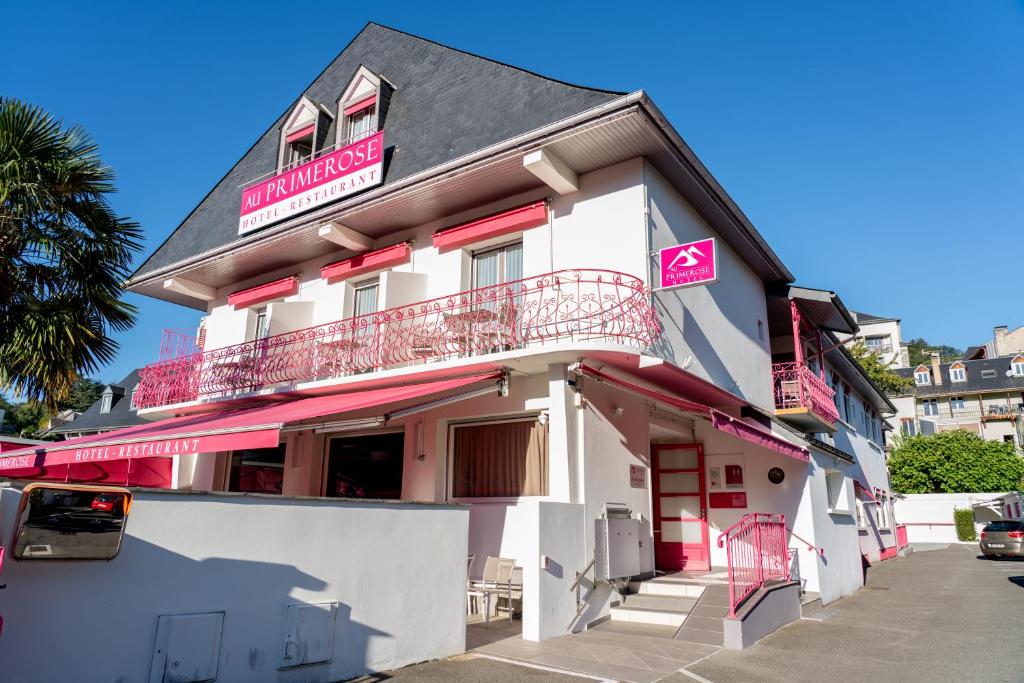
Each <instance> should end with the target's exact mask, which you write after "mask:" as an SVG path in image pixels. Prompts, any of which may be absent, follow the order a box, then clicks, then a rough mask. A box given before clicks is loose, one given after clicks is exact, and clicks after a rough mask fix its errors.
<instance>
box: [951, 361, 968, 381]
mask: <svg viewBox="0 0 1024 683" xmlns="http://www.w3.org/2000/svg"><path fill="white" fill-rule="evenodd" d="M949 381H950V382H966V381H967V368H965V367H964V366H963V364H962V363H953V364H952V365H950V366H949Z"/></svg>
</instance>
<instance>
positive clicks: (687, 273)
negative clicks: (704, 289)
mask: <svg viewBox="0 0 1024 683" xmlns="http://www.w3.org/2000/svg"><path fill="white" fill-rule="evenodd" d="M659 270H660V272H661V289H672V288H675V287H690V286H693V285H707V284H711V283H712V282H715V281H717V280H718V249H717V245H716V244H715V238H714V237H709V238H708V239H706V240H697V241H696V242H687V243H686V244H677V245H676V246H674V247H665V248H664V249H662V250H661V251H660V252H659Z"/></svg>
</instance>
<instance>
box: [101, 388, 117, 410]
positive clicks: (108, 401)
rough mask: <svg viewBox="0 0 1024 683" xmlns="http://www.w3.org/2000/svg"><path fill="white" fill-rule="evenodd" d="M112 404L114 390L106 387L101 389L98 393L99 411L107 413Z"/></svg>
mask: <svg viewBox="0 0 1024 683" xmlns="http://www.w3.org/2000/svg"><path fill="white" fill-rule="evenodd" d="M113 405H114V390H113V389H111V388H110V387H107V388H106V389H104V390H103V393H102V394H101V395H100V412H101V413H109V412H110V408H111V406H113Z"/></svg>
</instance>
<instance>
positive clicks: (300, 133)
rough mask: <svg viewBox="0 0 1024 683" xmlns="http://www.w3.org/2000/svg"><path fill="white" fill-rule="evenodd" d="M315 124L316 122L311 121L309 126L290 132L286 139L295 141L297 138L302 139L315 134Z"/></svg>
mask: <svg viewBox="0 0 1024 683" xmlns="http://www.w3.org/2000/svg"><path fill="white" fill-rule="evenodd" d="M314 125H315V124H312V123H311V124H309V125H308V126H306V127H304V128H302V129H301V130H297V131H294V132H292V133H288V135H287V136H286V137H285V141H286V142H295V141H296V140H301V139H302V138H304V137H306V136H307V135H312V134H313V126H314Z"/></svg>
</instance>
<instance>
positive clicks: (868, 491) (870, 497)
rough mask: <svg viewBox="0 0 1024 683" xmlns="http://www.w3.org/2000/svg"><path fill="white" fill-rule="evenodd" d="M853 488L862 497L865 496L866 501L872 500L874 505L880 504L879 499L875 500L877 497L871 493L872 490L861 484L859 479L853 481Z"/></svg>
mask: <svg viewBox="0 0 1024 683" xmlns="http://www.w3.org/2000/svg"><path fill="white" fill-rule="evenodd" d="M853 488H854V489H855V490H856V491H858V492H859V493H860V494H861V495H863V496H864V497H865V498H866V499H868V500H870V501H871V502H872V503H877V502H878V499H877V498H875V495H874V494H873V493H871V489H870V488H868V487H867V486H865V485H864V484H862V483H860V481H858V480H857V479H854V480H853Z"/></svg>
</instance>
